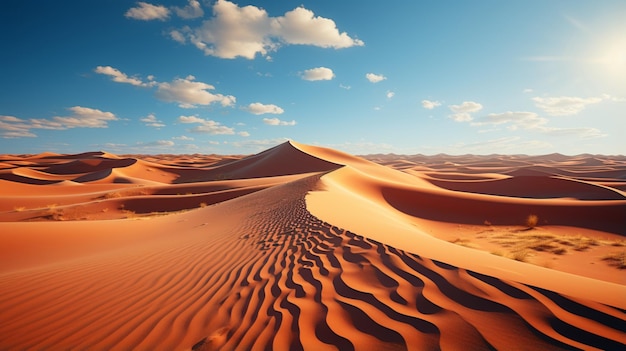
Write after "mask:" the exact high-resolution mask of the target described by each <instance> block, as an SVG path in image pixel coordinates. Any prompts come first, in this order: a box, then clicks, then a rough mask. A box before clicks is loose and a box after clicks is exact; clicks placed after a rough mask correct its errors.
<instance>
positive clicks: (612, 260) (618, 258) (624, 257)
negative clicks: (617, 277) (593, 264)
mask: <svg viewBox="0 0 626 351" xmlns="http://www.w3.org/2000/svg"><path fill="white" fill-rule="evenodd" d="M602 260H603V261H607V262H608V263H609V265H611V266H613V267H616V268H618V269H626V250H623V251H614V252H611V253H608V254H606V255H604V256H603V257H602Z"/></svg>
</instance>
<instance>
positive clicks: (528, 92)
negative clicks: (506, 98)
mask: <svg viewBox="0 0 626 351" xmlns="http://www.w3.org/2000/svg"><path fill="white" fill-rule="evenodd" d="M533 91H534V90H532V89H531V88H526V89H524V90H522V93H524V94H530V93H532V92H533Z"/></svg>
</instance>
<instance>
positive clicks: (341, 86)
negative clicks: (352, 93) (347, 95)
mask: <svg viewBox="0 0 626 351" xmlns="http://www.w3.org/2000/svg"><path fill="white" fill-rule="evenodd" d="M339 87H340V88H341V89H346V90H350V89H352V87H351V86H349V85H343V84H339Z"/></svg>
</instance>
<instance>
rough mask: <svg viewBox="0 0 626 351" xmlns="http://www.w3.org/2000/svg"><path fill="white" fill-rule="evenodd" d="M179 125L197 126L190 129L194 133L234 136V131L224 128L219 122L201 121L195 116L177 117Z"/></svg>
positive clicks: (201, 119)
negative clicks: (191, 124)
mask: <svg viewBox="0 0 626 351" xmlns="http://www.w3.org/2000/svg"><path fill="white" fill-rule="evenodd" d="M178 122H180V123H193V124H199V125H198V126H195V127H193V128H192V129H190V131H191V132H194V133H207V134H235V130H234V129H233V128H230V127H226V126H224V125H222V124H220V123H219V122H216V121H213V120H210V119H203V118H199V117H197V116H180V117H178Z"/></svg>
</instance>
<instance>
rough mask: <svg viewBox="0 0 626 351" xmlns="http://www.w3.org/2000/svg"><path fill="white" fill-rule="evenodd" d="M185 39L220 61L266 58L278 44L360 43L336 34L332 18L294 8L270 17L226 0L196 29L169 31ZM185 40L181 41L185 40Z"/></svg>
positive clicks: (339, 45) (336, 45) (337, 45)
mask: <svg viewBox="0 0 626 351" xmlns="http://www.w3.org/2000/svg"><path fill="white" fill-rule="evenodd" d="M179 34H181V35H184V36H185V39H186V40H188V41H189V42H190V43H192V44H193V45H194V46H196V47H197V48H198V49H200V50H202V51H203V52H204V53H205V54H206V55H211V56H216V57H220V58H228V59H232V58H236V57H244V58H247V59H254V58H255V56H256V55H257V54H261V55H263V56H267V54H268V53H269V52H270V51H274V50H277V49H278V48H279V47H280V46H281V45H313V46H318V47H323V48H335V49H339V48H347V47H351V46H361V45H363V42H362V41H361V40H358V39H354V38H351V37H350V36H348V34H346V33H345V32H341V33H340V32H339V30H338V29H337V26H336V24H335V22H334V21H333V20H332V19H328V18H324V17H319V16H315V14H314V13H313V12H312V11H310V10H307V9H305V8H304V7H298V8H296V9H294V10H292V11H288V12H286V13H285V14H284V16H279V17H270V16H269V15H268V14H267V12H266V11H265V10H264V9H262V8H259V7H256V6H252V5H248V6H244V7H239V6H238V5H237V4H234V3H232V2H230V1H226V0H218V1H217V2H215V4H214V5H213V17H212V18H210V19H208V20H206V21H204V22H203V23H202V25H201V26H200V27H198V28H189V27H187V28H183V29H181V30H176V34H173V33H172V32H170V35H171V36H172V38H173V39H174V40H177V41H179V42H183V41H182V40H180V39H181V38H180V36H179ZM186 40H185V41H186Z"/></svg>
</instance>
